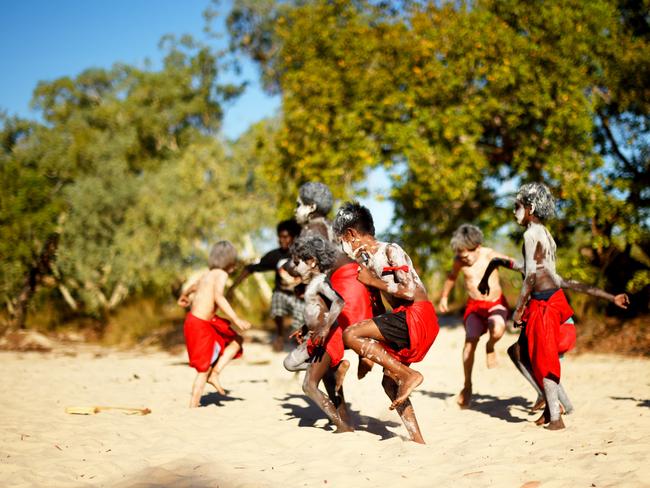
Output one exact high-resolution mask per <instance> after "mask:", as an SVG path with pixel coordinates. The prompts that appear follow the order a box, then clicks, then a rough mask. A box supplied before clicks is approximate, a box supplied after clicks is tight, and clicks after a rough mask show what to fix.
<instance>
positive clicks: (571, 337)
mask: <svg viewBox="0 0 650 488" xmlns="http://www.w3.org/2000/svg"><path fill="white" fill-rule="evenodd" d="M575 345H576V324H574V323H573V321H570V322H569V321H567V322H564V323H563V324H562V325H561V326H560V340H559V341H558V344H557V352H558V353H560V354H564V353H565V352H569V351H570V350H571V349H573V348H574V347H575Z"/></svg>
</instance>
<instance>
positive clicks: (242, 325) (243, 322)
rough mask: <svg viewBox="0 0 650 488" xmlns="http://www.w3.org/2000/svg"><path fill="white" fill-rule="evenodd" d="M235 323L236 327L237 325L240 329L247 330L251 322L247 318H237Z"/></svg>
mask: <svg viewBox="0 0 650 488" xmlns="http://www.w3.org/2000/svg"><path fill="white" fill-rule="evenodd" d="M235 323H236V324H237V327H239V328H240V329H241V330H248V329H250V328H251V323H250V322H249V321H248V320H244V319H239V320H238V321H237V322H235Z"/></svg>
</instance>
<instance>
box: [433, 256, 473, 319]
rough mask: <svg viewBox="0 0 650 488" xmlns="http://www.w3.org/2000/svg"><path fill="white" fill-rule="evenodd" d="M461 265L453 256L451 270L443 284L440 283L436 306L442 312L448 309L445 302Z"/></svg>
mask: <svg viewBox="0 0 650 488" xmlns="http://www.w3.org/2000/svg"><path fill="white" fill-rule="evenodd" d="M461 267H462V265H461V263H460V260H459V259H457V258H454V264H453V265H452V267H451V271H450V272H449V274H448V275H447V279H446V280H445V284H444V285H442V294H441V295H440V303H439V304H438V308H439V309H440V311H441V312H442V313H445V312H448V311H449V304H448V302H447V301H448V299H449V293H451V290H452V289H453V288H454V285H455V284H456V279H457V278H458V273H459V272H460V268H461ZM479 290H480V288H479Z"/></svg>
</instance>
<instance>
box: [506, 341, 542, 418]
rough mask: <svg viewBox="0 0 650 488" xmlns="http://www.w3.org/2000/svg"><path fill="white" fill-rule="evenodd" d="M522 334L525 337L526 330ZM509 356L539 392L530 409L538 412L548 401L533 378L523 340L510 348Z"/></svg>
mask: <svg viewBox="0 0 650 488" xmlns="http://www.w3.org/2000/svg"><path fill="white" fill-rule="evenodd" d="M521 334H522V335H523V336H524V338H525V332H524V331H522V332H521ZM520 339H521V336H520ZM508 356H509V357H510V359H511V360H512V362H513V363H514V365H515V367H516V368H517V369H518V370H519V372H520V373H521V375H522V376H523V377H524V378H525V379H526V381H528V383H530V386H532V387H533V389H534V390H535V392H536V393H537V399H536V400H535V403H534V404H533V406H532V408H531V409H530V411H531V412H536V411H538V410H542V409H543V408H544V407H545V406H546V401H545V400H544V393H543V392H542V390H541V389H540V387H539V386H538V385H537V382H536V381H535V379H534V378H533V370H532V367H531V366H530V359H529V358H528V350H527V349H526V348H525V347H522V346H521V341H517V342H515V343H514V344H513V345H512V346H510V347H509V348H508Z"/></svg>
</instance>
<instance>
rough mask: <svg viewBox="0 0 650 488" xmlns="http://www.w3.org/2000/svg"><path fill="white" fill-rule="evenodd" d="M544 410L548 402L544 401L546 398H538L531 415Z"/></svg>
mask: <svg viewBox="0 0 650 488" xmlns="http://www.w3.org/2000/svg"><path fill="white" fill-rule="evenodd" d="M544 408H546V400H544V397H537V401H535V405H533V406H532V407H531V408H530V413H533V412H539V411H540V410H543V409H544Z"/></svg>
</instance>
